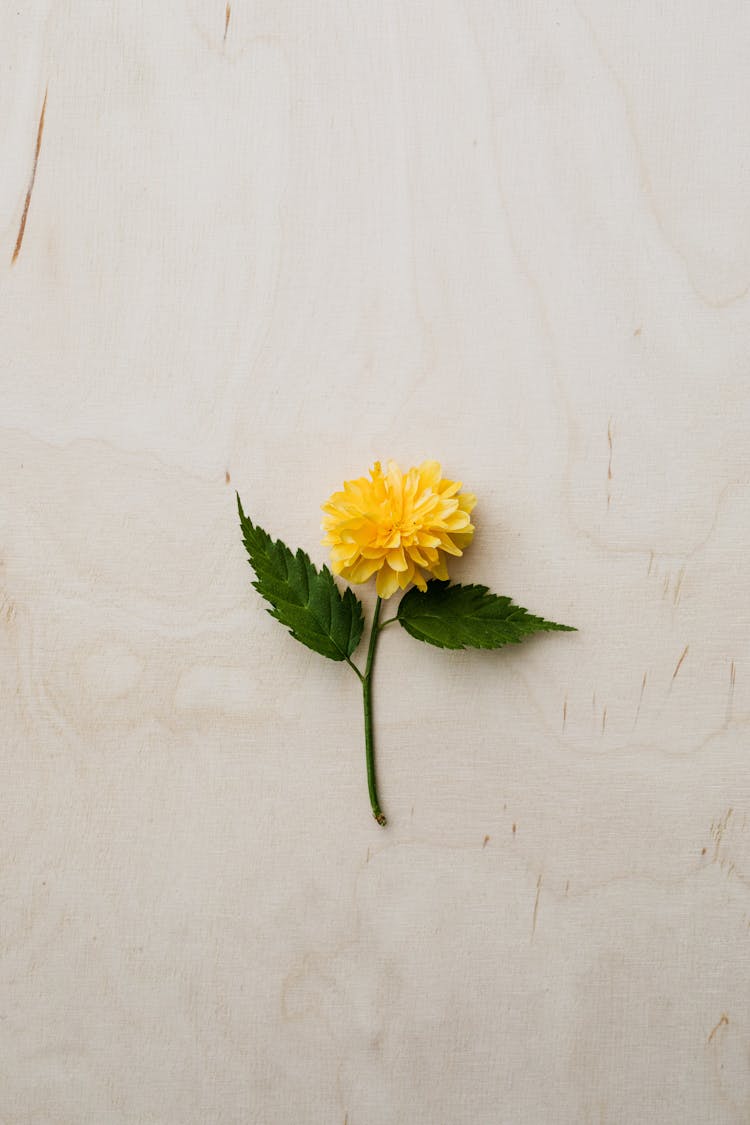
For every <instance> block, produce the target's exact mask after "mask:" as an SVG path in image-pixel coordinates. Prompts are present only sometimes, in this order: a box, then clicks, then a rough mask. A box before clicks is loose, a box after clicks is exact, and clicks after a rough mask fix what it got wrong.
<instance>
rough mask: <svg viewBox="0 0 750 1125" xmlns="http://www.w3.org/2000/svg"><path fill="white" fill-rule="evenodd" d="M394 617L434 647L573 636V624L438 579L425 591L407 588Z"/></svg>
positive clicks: (474, 588)
mask: <svg viewBox="0 0 750 1125" xmlns="http://www.w3.org/2000/svg"><path fill="white" fill-rule="evenodd" d="M398 619H399V621H400V622H401V624H402V625H403V627H404V629H406V631H407V633H410V634H411V635H412V637H416V638H417V640H418V641H425V642H426V643H427V644H430V645H437V647H438V648H454V649H456V648H501V647H502V646H503V645H506V644H517V643H518V642H519V641H522V640H523V638H524V637H528V636H529V635H530V634H531V633H538V632H543V631H549V630H564V631H565V632H575V629H574V627H573V626H572V625H558V624H557V622H555V621H545V620H544V618H543V617H535V616H534V615H533V614H531V613H528V612H527V611H526V610H525V609H524V608H523V606H520V605H514V604H513V602H512V601H511V599H510V598H504V597H499V596H498V595H497V594H491V593H490V592H489V590H488V589H487V587H486V586H461V585H460V584H459V585H455V586H452V585H451V584H450V583H449V582H441V581H438V580H437V579H433V580H432V581H431V582H428V583H427V590H426V591H425V592H424V593H422V592H421V591H420V590H418V589H417V588H416V586H414V587H412V589H411V590H409V592H408V593H407V594H406V595H405V596H404V597H403V598H402V600H401V604H400V605H399V607H398Z"/></svg>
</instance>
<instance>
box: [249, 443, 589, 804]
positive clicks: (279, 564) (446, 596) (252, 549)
mask: <svg viewBox="0 0 750 1125" xmlns="http://www.w3.org/2000/svg"><path fill="white" fill-rule="evenodd" d="M461 487H462V485H461V482H460V481H452V480H447V479H445V478H443V476H442V472H441V467H440V465H439V464H438V462H437V461H423V462H422V464H421V465H418V466H417V467H415V468H411V469H408V470H407V472H405V473H404V472H402V471H401V469H400V468H399V467H398V465H397V464H396V463H395V462H394V461H389V462H388V464H387V468H386V471H385V472H383V470H382V468H381V465H380V462H376V463H375V465H374V466H373V468H372V469H371V470H370V477H369V479H368V478H367V477H358V478H357V479H356V480H349V481H346V482H345V483H344V485H343V488H342V489H341V490H339V491H338V492H334V493H333V495H332V496H331V497H330V499H329V500H328V501H327V502H326V503H325V504H324V505H323V512H324V513H325V517H324V520H323V530H324V531H325V532H326V537H325V539H324V543H325V544H326V545H327V546H328V547H330V551H331V561H332V568H333V574H336V575H337V576H340V577H341V578H343V579H345V580H347V581H349V582H353V583H355V584H358V583H363V582H367V581H368V580H369V579H370V578H372V577H373V576H374V577H375V589H376V594H377V598H376V602H375V609H374V612H373V618H372V623H371V626H370V636H369V642H368V648H367V658H366V663H365V667H364V669H361V668H360V667H358V665H356V664H355V663H354V661H353V660H352V656H353V654H354V652H355V650H356V648H357V646H358V645H359V642H360V640H361V639H362V634H363V632H364V615H363V611H362V604H361V602H360V601H359V599H358V598H357V597H355V595H354V593H353V591H352V590H351V589H350V588H349V587H347V588H346V589H345V590H344V592H343V594H342V593H341V591H340V590H339V588H338V586H337V585H336V583H335V581H334V578H333V574H332V573H331V571H330V570H329V569H328V567H326V566H324V567H321V568H320V569H318V568H317V567H315V566H314V565H313V563H312V562H311V560H310V558H309V556H308V555H307V554H306V553H305V552H304V551H302V550H298V551H297V552H296V553H294V552H292V551H291V550H290V549H289V548H288V547H287V546H286V545H285V544H284V543H282V542H281V541H280V540H273V539H272V538H271V536H270V535H268V533H267V532H265V531H264V530H263V529H262V528H260V527H258V526H257V525H256V524H253V522H252V521H251V520H250V519H249V518H248V517H247V516H246V515H245V513H244V511H243V509H242V503H241V501H240V498H239V496H237V505H238V509H239V515H240V525H241V528H242V535H243V541H244V544H245V548H246V550H247V553H248V556H249V559H250V563H251V565H252V567H253V570H254V571H255V576H256V580H255V582H254V583H253V585H254V586H255V588H256V590H257V591H258V592H259V593H260V594H261V595H262V596H263V597H264V598H265V599H266V601H267V602H268V603H269V605H270V608H269V613H271V615H272V616H273V617H275V618H276V619H277V620H278V621H280V622H281V623H282V624H283V625H285V626H286V627H287V628H288V629H289V631H290V633H291V634H292V636H293V637H295V638H296V639H297V640H298V641H300V642H301V643H302V644H304V645H306V646H307V647H308V648H311V649H313V650H314V651H315V652H318V653H320V654H321V655H322V656H327V657H328V658H329V659H331V660H337V661H342V662H345V663H346V664H348V665H349V666H350V668H351V669H352V670H353V672H354V673H355V675H356V676H357V677H358V678H359V680H360V683H361V685H362V698H363V704H364V716H365V761H366V767H367V785H368V791H369V796H370V806H371V808H372V813H373V816H374V817H375V819H376V820H377V822H378V824H381V825H385V824H386V818H385V816H384V814H383V812H382V810H381V808H380V802H379V799H378V793H377V784H376V778H375V754H374V739H373V721H372V676H373V668H374V661H375V652H376V648H377V642H378V638H379V636H380V634H381V632H382V631H383V629H384V628H385V627H386V626H387V625H390V624H392V623H393V622H396V621H397V622H398V623H399V624H400V625H401V626H402V628H403V629H405V630H406V632H407V633H409V634H410V636H412V637H415V638H416V639H417V640H420V641H424V642H426V643H427V644H432V645H436V646H437V647H439V648H449V649H461V648H467V647H471V648H500V647H501V646H502V645H505V644H508V643H517V642H518V641H521V640H522V639H523V638H524V637H527V636H529V635H530V634H532V633H537V632H540V631H550V630H565V631H572V626H570V625H559V624H557V623H556V622H554V621H546V620H544V618H542V617H535V616H534V615H533V614H530V613H528V612H527V611H526V610H525V609H523V608H522V607H521V606H518V605H514V604H513V602H512V601H511V600H510V598H507V597H499V596H497V595H496V594H492V593H490V592H489V590H488V589H487V587H486V586H477V585H469V586H463V585H460V584H456V585H452V584H451V583H450V581H449V579H448V571H447V566H446V556H451V555H452V556H459V555H461V554H463V551H464V549H465V548H466V547H467V546H468V545H469V544H470V543H471V540H472V537H473V534H474V526H473V524H472V523H471V519H470V516H471V512H472V511H473V509H474V506H475V504H476V498H475V497H474V496H473V495H472V494H471V493H469V492H461ZM426 575H429V578H427V577H426ZM407 587H411V589H408V591H407V593H406V594H405V595H404V596H403V598H402V599H401V601H400V603H399V605H398V609H397V611H396V614H395V615H394V616H393V617H391V618H389V619H388V620H387V621H381V619H380V612H381V607H382V603H383V601H384V600H386V599H388V598H390V597H392V596H393V594H395V593H396V591H397V590H399V589H401V590H405V589H407Z"/></svg>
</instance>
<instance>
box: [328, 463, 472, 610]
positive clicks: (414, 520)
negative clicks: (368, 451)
mask: <svg viewBox="0 0 750 1125" xmlns="http://www.w3.org/2000/svg"><path fill="white" fill-rule="evenodd" d="M441 471H442V470H441V468H440V465H439V464H438V462H437V461H423V462H422V464H421V465H419V466H418V467H417V468H413V469H409V470H408V472H406V473H402V471H401V469H399V467H398V465H397V464H396V463H395V461H389V462H388V468H387V471H386V472H385V473H384V472H383V470H382V469H381V467H380V462H379V461H376V462H375V464H374V466H373V468H372V469H371V470H370V480H368V479H367V477H359V478H358V479H357V480H348V481H345V482H344V487H343V489H342V491H341V492H334V494H333V496H331V498H330V499H329V500H328V502H327V503H325V504H323V511H324V512H325V513H326V516H325V519H324V520H323V524H322V528H323V531H325V532H326V533H327V534H326V537H325V539H324V540H323V543H325V544H326V545H327V546H329V547H330V548H331V559H332V564H333V573H334V574H339V575H341V577H342V578H344V579H346V581H347V582H366V581H367V579H368V578H370V577H371V576H372V575H373V574H375V573H376V572H377V584H376V588H377V592H378V594H379V595H380V597H381V598H390V596H391V594H395V592H396V590H397V589H399V587H400V588H401V589H402V590H403V589H405V588H406V587H407V586H408V585H409V583H410V582H413V583H414V584H415V585H416V586H418V587H419V589H420V590H426V589H427V582H426V581H425V577H424V574H423V571H426V572H427V574H429V575H432V576H433V577H434V578H442V579H446V578H447V577H448V570H447V568H446V565H445V558H444V555H462V554H463V548H464V547H467V546H468V545H469V543H470V542H471V539H472V536H473V534H474V526H473V524H472V523H471V522H470V520H469V512H471V510H472V508H473V507H474V505H475V504H476V502H477V501H476V497H475V496H472V494H471V493H470V492H460V491H459V489H460V488H461V481H452V480H443V479H442V477H441V475H440V474H441Z"/></svg>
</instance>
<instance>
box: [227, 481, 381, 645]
mask: <svg viewBox="0 0 750 1125" xmlns="http://www.w3.org/2000/svg"><path fill="white" fill-rule="evenodd" d="M237 508H238V509H239V513H240V525H241V527H242V539H243V542H244V544H245V548H246V549H247V553H248V555H249V556H250V565H251V566H252V568H253V570H254V571H255V574H256V577H257V581H255V582H253V586H254V587H255V589H256V590H257V591H258V593H259V594H262V595H263V597H264V598H265V599H266V601H267V602H270V603H271V609H269V611H268V612H269V613H270V614H271V616H272V617H275V618H276V620H277V621H280V622H281V624H282V625H286V626H287V628H288V629H289V632H290V633H291V634H292V636H293V637H295V638H296V639H297V640H298V641H301V642H302V644H303V645H307V647H308V648H311V649H312V650H313V651H314V652H319V653H320V654H321V655H322V656H327V657H328V658H329V660H347V659H348V657H350V656H351V654H352V653H353V652H354V650H355V648H356V647H357V645H358V644H359V641H360V638H361V636H362V629H363V627H364V622H363V619H362V603H361V602H360V601H359V599H358V598H356V597H355V596H354V594H353V593H352V591H351V590H350V589H349V588H348V587H347V589H346V590H345V591H344V594H343V595H342V594H341V592H340V590H339V588H338V586H337V585H336V583H335V582H334V580H333V575H332V574H331V572H330V570H329V569H328V567H327V566H324V567H322V568H321V569H320V570H318V569H317V568H316V567H315V566H313V564H312V562H311V561H310V557H309V555H306V554H305V552H304V551H302V550H300V551H297V553H296V554H294V553H293V552H292V551H290V550H289V548H288V547H287V546H286V544H284V543H282V542H281V540H280V539H277V540H275V541H274V540H273V539H272V538H271V536H270V535H269V534H268V532H266V531H264V530H263V528H262V527H257V526H256V525H255V524H254V523H253V522H252V520H250V519H249V518H248V517H247V516H246V515H245V513H244V512H243V510H242V502H241V501H240V498H239V495H238V496H237Z"/></svg>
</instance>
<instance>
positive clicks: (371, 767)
mask: <svg viewBox="0 0 750 1125" xmlns="http://www.w3.org/2000/svg"><path fill="white" fill-rule="evenodd" d="M382 601H383V599H382V598H380V597H378V600H377V601H376V602H375V613H374V614H373V618H372V629H371V630H370V647H369V648H368V650H367V664H366V665H365V674H364V676H362V677H361V679H362V700H363V702H364V705H365V758H366V761H367V791H368V792H369V794H370V805H371V806H372V815H373V816H374V817H375V819H376V820H377V822H378V824H380V825H382V826H385V825H386V824H387V821H386V819H385V816H384V815H383V812H382V810H381V808H380V804H379V802H378V790H377V785H376V782H375V747H374V743H373V737H372V688H371V684H372V667H373V664H374V662H375V647H376V645H377V643H378V634H379V633H380V630H381V629H382V628H383V626H382V625H380V623H379V622H380V606H381V605H382Z"/></svg>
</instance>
